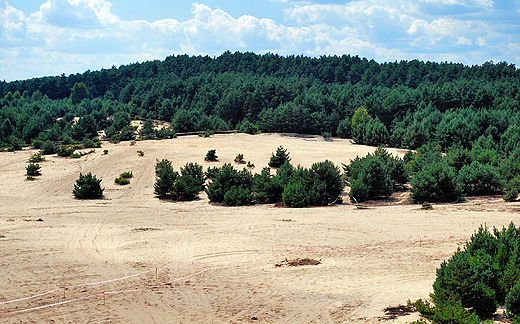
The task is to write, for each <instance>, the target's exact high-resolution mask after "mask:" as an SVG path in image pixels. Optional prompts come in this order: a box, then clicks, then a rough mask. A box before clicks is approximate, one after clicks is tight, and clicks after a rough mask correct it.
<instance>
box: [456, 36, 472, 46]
mask: <svg viewBox="0 0 520 324" xmlns="http://www.w3.org/2000/svg"><path fill="white" fill-rule="evenodd" d="M471 44H473V41H472V40H471V39H469V38H466V37H464V36H460V37H457V43H456V45H471Z"/></svg>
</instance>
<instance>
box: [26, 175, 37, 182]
mask: <svg viewBox="0 0 520 324" xmlns="http://www.w3.org/2000/svg"><path fill="white" fill-rule="evenodd" d="M27 180H29V181H32V180H36V178H35V177H33V176H27Z"/></svg>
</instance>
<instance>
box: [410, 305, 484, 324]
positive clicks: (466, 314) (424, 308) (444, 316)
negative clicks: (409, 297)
mask: <svg viewBox="0 0 520 324" xmlns="http://www.w3.org/2000/svg"><path fill="white" fill-rule="evenodd" d="M407 307H408V309H410V310H412V311H418V312H419V313H420V314H421V316H423V317H424V318H427V319H429V320H430V321H431V322H432V323H439V324H480V320H479V318H478V316H476V315H475V314H474V313H473V312H471V311H469V310H467V309H465V308H464V307H462V305H461V303H460V301H459V300H458V301H450V302H449V303H442V304H439V305H431V304H430V303H428V301H423V300H422V299H419V300H417V301H416V302H414V303H412V302H410V301H408V305H407ZM419 323H425V322H419Z"/></svg>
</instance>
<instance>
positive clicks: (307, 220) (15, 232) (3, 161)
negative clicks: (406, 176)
mask: <svg viewBox="0 0 520 324" xmlns="http://www.w3.org/2000/svg"><path fill="white" fill-rule="evenodd" d="M280 145H282V146H283V147H284V148H286V149H288V152H290V156H291V158H292V161H291V162H292V164H293V165H298V164H299V165H301V166H304V167H310V166H311V165H312V163H314V162H320V161H324V160H325V159H328V160H330V161H332V162H334V163H335V164H336V165H338V166H341V163H346V164H348V163H349V161H350V160H351V159H353V158H355V157H356V156H357V155H359V156H364V155H366V154H367V153H368V152H372V151H374V149H375V148H373V147H368V146H362V145H355V144H352V142H351V141H349V140H343V139H334V140H332V141H325V140H323V138H321V137H312V136H303V137H302V136H291V135H288V134H285V135H284V134H261V135H255V136H251V135H246V134H230V135H213V136H211V137H210V138H202V137H198V136H185V137H179V138H176V139H171V140H162V141H138V142H137V143H136V144H135V145H131V143H129V142H122V143H119V144H111V143H103V147H102V148H98V149H96V152H95V153H93V154H89V155H86V156H83V157H81V158H79V159H70V158H62V157H58V156H56V155H50V156H46V161H43V162H40V163H39V164H40V165H41V167H42V168H41V173H42V175H41V176H39V177H37V180H34V181H28V180H27V179H26V175H25V167H26V166H27V163H28V159H29V157H30V156H31V155H32V154H34V153H35V152H37V151H36V150H34V149H25V150H23V151H17V152H14V153H11V152H2V153H0V287H1V288H0V322H2V323H184V324H186V323H376V322H382V321H384V322H388V323H409V322H411V321H414V320H416V319H417V318H418V315H417V314H415V313H414V314H410V315H407V316H399V317H397V318H395V319H386V318H385V312H384V309H385V308H387V307H391V306H397V305H399V304H406V302H407V300H408V299H410V300H416V299H418V298H427V297H428V295H429V293H430V292H431V291H432V284H433V281H434V280H435V270H436V268H438V267H439V265H440V263H441V262H442V261H443V260H446V259H448V258H449V257H450V256H451V254H452V253H453V252H454V251H455V250H456V249H457V247H459V246H462V245H463V244H464V242H465V241H466V240H467V239H468V238H469V237H470V235H471V234H472V233H473V232H474V231H476V230H477V229H478V227H479V226H480V225H484V224H485V225H486V226H487V227H489V228H492V227H493V226H495V227H499V228H501V227H502V226H504V225H507V224H509V223H510V222H511V221H513V222H515V224H517V225H520V220H519V217H518V216H519V211H520V203H518V202H515V203H505V202H504V201H503V200H502V199H501V198H500V197H468V199H467V201H466V202H464V203H457V204H433V210H421V209H420V206H418V205H411V204H410V203H409V202H408V199H407V197H408V195H409V194H408V193H406V192H398V193H396V194H394V195H393V196H392V198H391V199H389V200H386V201H384V202H368V203H366V205H367V206H369V207H370V208H367V209H357V208H356V206H355V205H354V204H351V203H350V202H349V200H348V196H347V195H346V193H345V194H344V202H343V203H342V204H339V205H335V206H329V207H317V208H306V209H290V208H279V207H275V206H274V205H255V206H249V207H225V206H220V205H215V204H212V203H210V202H209V201H208V199H207V197H206V195H205V194H204V193H201V195H200V199H198V200H195V201H191V202H172V201H162V200H159V199H157V198H155V196H154V193H153V184H154V182H155V172H154V167H155V162H156V160H157V159H159V160H161V159H169V160H171V161H172V164H173V166H174V168H175V169H176V170H179V168H180V167H181V166H183V165H184V164H185V163H186V162H197V163H199V164H201V165H203V167H204V170H206V169H207V167H208V166H218V165H222V164H223V163H232V164H234V163H233V159H234V158H235V156H236V155H237V154H239V153H242V154H244V159H245V160H246V161H251V162H252V163H254V164H255V166H256V168H255V169H254V170H253V172H260V171H261V169H262V168H263V167H264V166H267V163H268V161H269V158H270V156H271V153H273V152H274V151H275V150H276V148H277V147H278V146H280ZM105 149H108V154H106V155H105V154H103V150H105ZM209 149H216V150H217V152H216V154H217V155H218V157H219V159H220V161H219V162H217V163H210V162H205V161H204V156H205V154H206V152H207V151H208V150H209ZM138 150H141V151H143V152H144V156H138V154H137V151H138ZM389 151H390V152H391V153H393V154H398V155H400V156H403V155H404V153H405V152H406V151H405V150H398V149H389ZM235 166H236V167H238V168H242V166H241V165H240V166H239V165H236V164H235ZM125 171H132V172H133V175H134V177H133V179H131V183H130V184H129V185H127V186H119V185H117V184H115V183H114V179H115V178H116V177H118V176H119V174H120V173H122V172H125ZM80 172H81V173H88V172H92V173H93V174H94V175H96V176H97V177H98V178H101V179H103V181H102V183H101V184H102V186H103V187H104V188H105V191H104V198H103V199H100V200H77V199H74V196H73V195H72V189H73V187H74V183H75V180H76V179H77V178H78V176H79V174H80ZM346 190H347V189H346ZM304 258H310V259H314V260H319V261H320V262H321V263H320V264H318V265H306V266H298V267H290V266H285V265H284V261H285V260H295V259H304ZM280 265H281V266H280Z"/></svg>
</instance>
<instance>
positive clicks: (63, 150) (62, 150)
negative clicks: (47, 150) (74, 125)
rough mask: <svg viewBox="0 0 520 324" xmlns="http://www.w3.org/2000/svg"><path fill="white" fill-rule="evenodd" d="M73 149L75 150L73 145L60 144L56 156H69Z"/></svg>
mask: <svg viewBox="0 0 520 324" xmlns="http://www.w3.org/2000/svg"><path fill="white" fill-rule="evenodd" d="M75 150H76V147H74V146H60V147H58V150H57V153H58V156H61V157H69V156H71V155H72V154H73V153H74V151H75Z"/></svg>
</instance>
